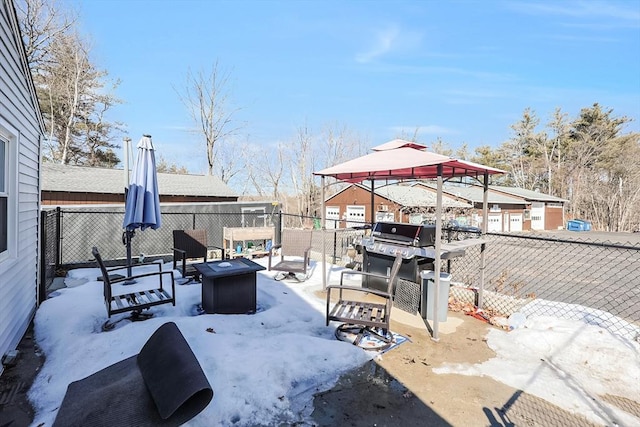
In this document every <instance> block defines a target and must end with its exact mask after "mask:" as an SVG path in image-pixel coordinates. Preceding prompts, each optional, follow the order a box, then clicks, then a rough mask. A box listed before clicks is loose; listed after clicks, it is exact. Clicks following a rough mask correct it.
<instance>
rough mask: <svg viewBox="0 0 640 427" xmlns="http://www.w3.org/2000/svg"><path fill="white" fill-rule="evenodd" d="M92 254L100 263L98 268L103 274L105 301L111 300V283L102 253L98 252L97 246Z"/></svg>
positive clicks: (92, 250)
mask: <svg viewBox="0 0 640 427" xmlns="http://www.w3.org/2000/svg"><path fill="white" fill-rule="evenodd" d="M91 253H92V254H93V257H94V258H95V259H96V261H97V262H98V267H100V272H101V273H102V283H103V294H104V298H105V300H110V299H111V282H110V280H109V272H108V271H107V267H105V265H104V262H103V261H102V256H101V255H100V252H98V248H96V247H95V246H94V247H93V249H91Z"/></svg>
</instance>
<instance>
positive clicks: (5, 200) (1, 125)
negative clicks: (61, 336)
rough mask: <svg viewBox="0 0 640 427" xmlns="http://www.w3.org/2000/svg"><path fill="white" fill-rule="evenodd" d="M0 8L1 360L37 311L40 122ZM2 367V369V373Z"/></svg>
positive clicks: (14, 33) (14, 29)
mask: <svg viewBox="0 0 640 427" xmlns="http://www.w3.org/2000/svg"><path fill="white" fill-rule="evenodd" d="M1 1H2V7H0V64H1V65H0V356H3V355H5V354H6V353H7V352H9V351H11V350H14V349H15V348H16V347H17V345H18V343H19V342H20V339H21V338H22V336H23V335H24V333H25V332H26V330H27V328H28V326H29V323H30V322H31V319H32V318H33V315H34V313H35V310H36V302H37V288H38V286H37V282H38V274H37V272H38V253H39V251H38V249H39V244H40V243H39V239H38V227H39V218H40V216H39V213H40V197H39V196H40V142H41V138H42V136H43V135H44V122H43V119H42V116H41V114H40V107H39V105H38V100H37V97H36V92H35V87H34V84H33V80H32V78H31V72H30V70H29V64H28V63H27V57H26V54H25V49H24V44H23V42H22V37H21V35H20V29H19V26H18V18H17V15H16V11H15V5H14V2H13V0H1ZM2 370H3V367H2V365H0V373H1V372H2Z"/></svg>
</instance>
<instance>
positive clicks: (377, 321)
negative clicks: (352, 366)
mask: <svg viewBox="0 0 640 427" xmlns="http://www.w3.org/2000/svg"><path fill="white" fill-rule="evenodd" d="M401 266H402V255H397V256H396V259H395V261H394V262H393V265H392V267H391V269H390V272H389V275H388V276H384V275H381V274H376V273H368V272H364V271H353V270H348V271H343V272H342V274H341V275H340V284H339V285H329V286H327V309H326V320H327V326H329V322H330V321H332V320H334V321H338V322H343V323H342V324H341V325H340V326H338V327H337V328H336V332H335V334H336V338H338V339H340V340H341V339H342V336H343V335H354V336H355V339H354V341H353V344H354V345H357V346H360V343H361V341H362V339H363V338H364V337H365V336H367V335H370V336H374V337H376V338H378V339H379V340H381V341H382V343H383V344H382V345H381V346H378V347H375V350H382V349H385V348H387V347H389V346H390V345H391V343H392V340H393V336H392V335H391V333H390V331H389V324H390V322H391V307H392V306H393V290H394V286H395V282H396V281H397V279H398V272H399V271H400V267H401ZM345 275H350V276H356V275H359V276H362V277H363V279H364V277H365V276H369V277H378V278H383V279H385V280H386V281H387V290H386V291H380V290H377V289H371V288H363V287H362V286H352V285H345V284H344V278H345ZM363 282H364V280H363ZM332 291H334V292H335V291H337V292H338V301H337V302H335V303H333V306H332V305H331V304H332V301H331V294H332ZM363 348H367V347H363ZM372 349H373V348H372Z"/></svg>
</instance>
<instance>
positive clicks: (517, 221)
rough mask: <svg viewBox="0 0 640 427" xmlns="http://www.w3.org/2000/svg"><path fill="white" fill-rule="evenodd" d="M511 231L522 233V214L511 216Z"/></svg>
mask: <svg viewBox="0 0 640 427" xmlns="http://www.w3.org/2000/svg"><path fill="white" fill-rule="evenodd" d="M509 231H522V214H514V213H512V214H510V215H509Z"/></svg>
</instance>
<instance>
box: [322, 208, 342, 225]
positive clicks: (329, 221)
mask: <svg viewBox="0 0 640 427" xmlns="http://www.w3.org/2000/svg"><path fill="white" fill-rule="evenodd" d="M325 227H326V228H327V229H328V230H333V229H334V228H340V208H339V207H337V206H327V207H326V211H325Z"/></svg>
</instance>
